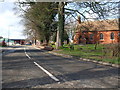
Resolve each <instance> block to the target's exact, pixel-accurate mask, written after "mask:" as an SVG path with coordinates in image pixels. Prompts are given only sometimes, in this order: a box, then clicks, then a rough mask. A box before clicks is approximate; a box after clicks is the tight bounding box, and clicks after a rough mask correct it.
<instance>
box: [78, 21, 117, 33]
mask: <svg viewBox="0 0 120 90" xmlns="http://www.w3.org/2000/svg"><path fill="white" fill-rule="evenodd" d="M76 29H77V31H96V30H97V31H101V30H119V22H118V20H117V19H112V20H101V21H87V22H81V23H80V24H78V25H77V28H76Z"/></svg>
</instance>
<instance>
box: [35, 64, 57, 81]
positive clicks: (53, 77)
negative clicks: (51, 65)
mask: <svg viewBox="0 0 120 90" xmlns="http://www.w3.org/2000/svg"><path fill="white" fill-rule="evenodd" d="M34 64H35V65H37V66H38V67H39V68H40V69H42V70H43V71H44V72H45V73H46V74H48V75H49V76H50V77H51V78H52V79H54V80H55V81H59V80H58V79H57V78H56V77H55V76H53V75H52V74H51V73H49V72H48V71H47V70H45V69H44V68H43V67H41V66H40V65H39V64H37V63H36V62H34Z"/></svg>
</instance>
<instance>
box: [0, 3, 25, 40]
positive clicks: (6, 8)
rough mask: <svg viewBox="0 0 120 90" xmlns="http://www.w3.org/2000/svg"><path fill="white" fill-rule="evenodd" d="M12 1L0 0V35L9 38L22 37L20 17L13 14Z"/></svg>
mask: <svg viewBox="0 0 120 90" xmlns="http://www.w3.org/2000/svg"><path fill="white" fill-rule="evenodd" d="M14 7H15V5H14V3H13V2H10V1H4V2H0V36H2V37H4V38H8V37H9V38H11V39H23V38H25V37H24V36H23V35H22V31H23V28H24V27H23V25H22V24H20V21H21V18H20V17H18V16H17V15H16V14H15V11H14V10H13V8H14Z"/></svg>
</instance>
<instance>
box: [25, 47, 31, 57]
mask: <svg viewBox="0 0 120 90" xmlns="http://www.w3.org/2000/svg"><path fill="white" fill-rule="evenodd" d="M24 51H25V55H26V56H27V57H28V58H29V59H31V57H30V56H29V55H28V54H27V52H26V49H25V48H24Z"/></svg>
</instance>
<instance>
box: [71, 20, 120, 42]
mask: <svg viewBox="0 0 120 90" xmlns="http://www.w3.org/2000/svg"><path fill="white" fill-rule="evenodd" d="M76 29H77V30H76V33H75V35H74V40H73V42H74V44H81V43H83V44H95V43H99V44H110V43H118V42H120V30H119V24H118V21H117V20H107V21H104V20H102V21H89V22H82V23H78V25H77V27H76Z"/></svg>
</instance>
